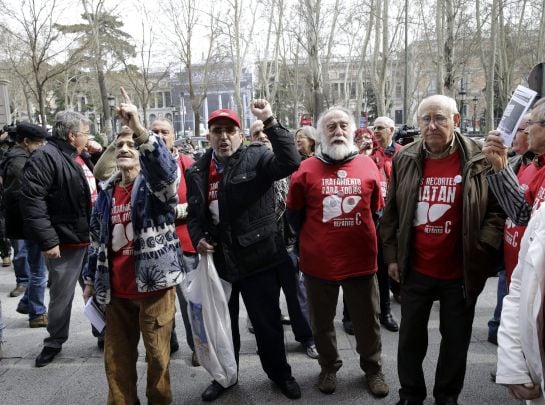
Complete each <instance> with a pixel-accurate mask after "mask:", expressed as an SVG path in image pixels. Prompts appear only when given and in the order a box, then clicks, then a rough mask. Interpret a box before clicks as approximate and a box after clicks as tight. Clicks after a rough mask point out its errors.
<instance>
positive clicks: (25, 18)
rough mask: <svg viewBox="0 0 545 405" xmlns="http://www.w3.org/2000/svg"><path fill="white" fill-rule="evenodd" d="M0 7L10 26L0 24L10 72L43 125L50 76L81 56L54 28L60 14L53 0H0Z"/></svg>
mask: <svg viewBox="0 0 545 405" xmlns="http://www.w3.org/2000/svg"><path fill="white" fill-rule="evenodd" d="M0 7H1V8H2V9H3V12H4V14H5V15H6V16H8V17H9V20H10V21H11V22H12V23H13V25H14V26H13V28H10V27H8V25H1V26H0V30H2V31H3V32H4V34H5V35H4V38H5V39H6V40H7V43H6V49H7V56H8V58H9V61H10V63H11V66H12V69H13V71H14V72H15V73H16V74H17V76H18V77H19V79H20V80H21V82H22V83H23V84H24V86H25V88H26V90H28V91H29V92H30V93H31V94H32V95H33V96H34V98H35V99H36V101H37V103H38V110H39V113H40V121H41V124H42V126H43V127H44V128H45V126H46V125H47V117H46V110H45V108H46V97H47V91H48V89H49V87H50V86H52V81H53V79H55V78H57V77H58V76H60V75H62V74H63V73H64V72H65V71H67V70H69V69H71V68H72V67H73V66H74V65H76V64H78V63H80V56H81V55H80V54H79V53H78V52H73V51H71V44H72V43H71V42H70V41H66V40H64V41H63V40H61V37H60V35H59V34H60V32H59V31H58V30H57V29H56V22H57V18H58V17H59V16H60V15H62V13H63V10H62V9H61V7H60V6H59V2H58V1H57V0H49V1H45V0H44V1H41V0H22V1H21V3H19V4H18V5H17V6H16V8H12V7H11V6H10V5H9V4H8V3H6V2H5V1H3V0H0ZM29 113H30V111H29Z"/></svg>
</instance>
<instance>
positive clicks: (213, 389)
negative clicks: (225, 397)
mask: <svg viewBox="0 0 545 405" xmlns="http://www.w3.org/2000/svg"><path fill="white" fill-rule="evenodd" d="M231 387H232V386H231ZM231 387H229V388H231ZM229 388H223V387H222V386H221V385H220V383H218V382H217V381H215V380H214V381H212V384H210V385H209V386H208V387H207V388H206V389H205V390H204V391H203V393H202V394H201V398H202V400H203V401H204V402H212V401H215V400H216V399H218V398H219V397H220V396H221V395H222V394H223V393H224V392H225V391H227V390H228V389H229Z"/></svg>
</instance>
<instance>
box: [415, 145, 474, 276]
mask: <svg viewBox="0 0 545 405" xmlns="http://www.w3.org/2000/svg"><path fill="white" fill-rule="evenodd" d="M461 173H462V164H461V162H460V154H459V152H458V151H456V152H454V153H452V154H451V155H449V156H447V157H445V158H443V159H428V158H427V159H424V164H423V168H422V179H421V180H420V187H419V191H418V201H417V205H416V212H415V215H414V220H413V227H414V238H413V246H412V253H413V255H412V265H413V268H414V269H415V270H416V271H418V272H419V273H423V274H425V275H427V276H429V277H434V278H438V279H443V280H451V279H456V278H459V277H462V276H463V261H462V215H463V211H462V210H463V204H462V191H463V185H462V176H461Z"/></svg>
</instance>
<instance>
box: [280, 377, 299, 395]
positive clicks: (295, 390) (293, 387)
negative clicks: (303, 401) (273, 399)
mask: <svg viewBox="0 0 545 405" xmlns="http://www.w3.org/2000/svg"><path fill="white" fill-rule="evenodd" d="M277 385H278V387H279V388H280V391H282V394H284V395H285V396H286V398H289V399H299V398H301V388H299V384H297V381H295V378H293V377H291V378H290V379H289V380H286V381H282V382H281V383H277Z"/></svg>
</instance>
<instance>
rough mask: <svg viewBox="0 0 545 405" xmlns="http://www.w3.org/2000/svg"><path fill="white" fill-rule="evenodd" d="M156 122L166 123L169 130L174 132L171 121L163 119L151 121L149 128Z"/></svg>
mask: <svg viewBox="0 0 545 405" xmlns="http://www.w3.org/2000/svg"><path fill="white" fill-rule="evenodd" d="M156 122H166V123H167V124H168V125H169V126H170V130H171V131H172V132H174V125H172V121H171V120H169V119H168V118H165V117H159V118H156V119H154V120H153V122H152V123H151V124H150V128H151V126H152V125H153V124H155V123H156Z"/></svg>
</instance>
